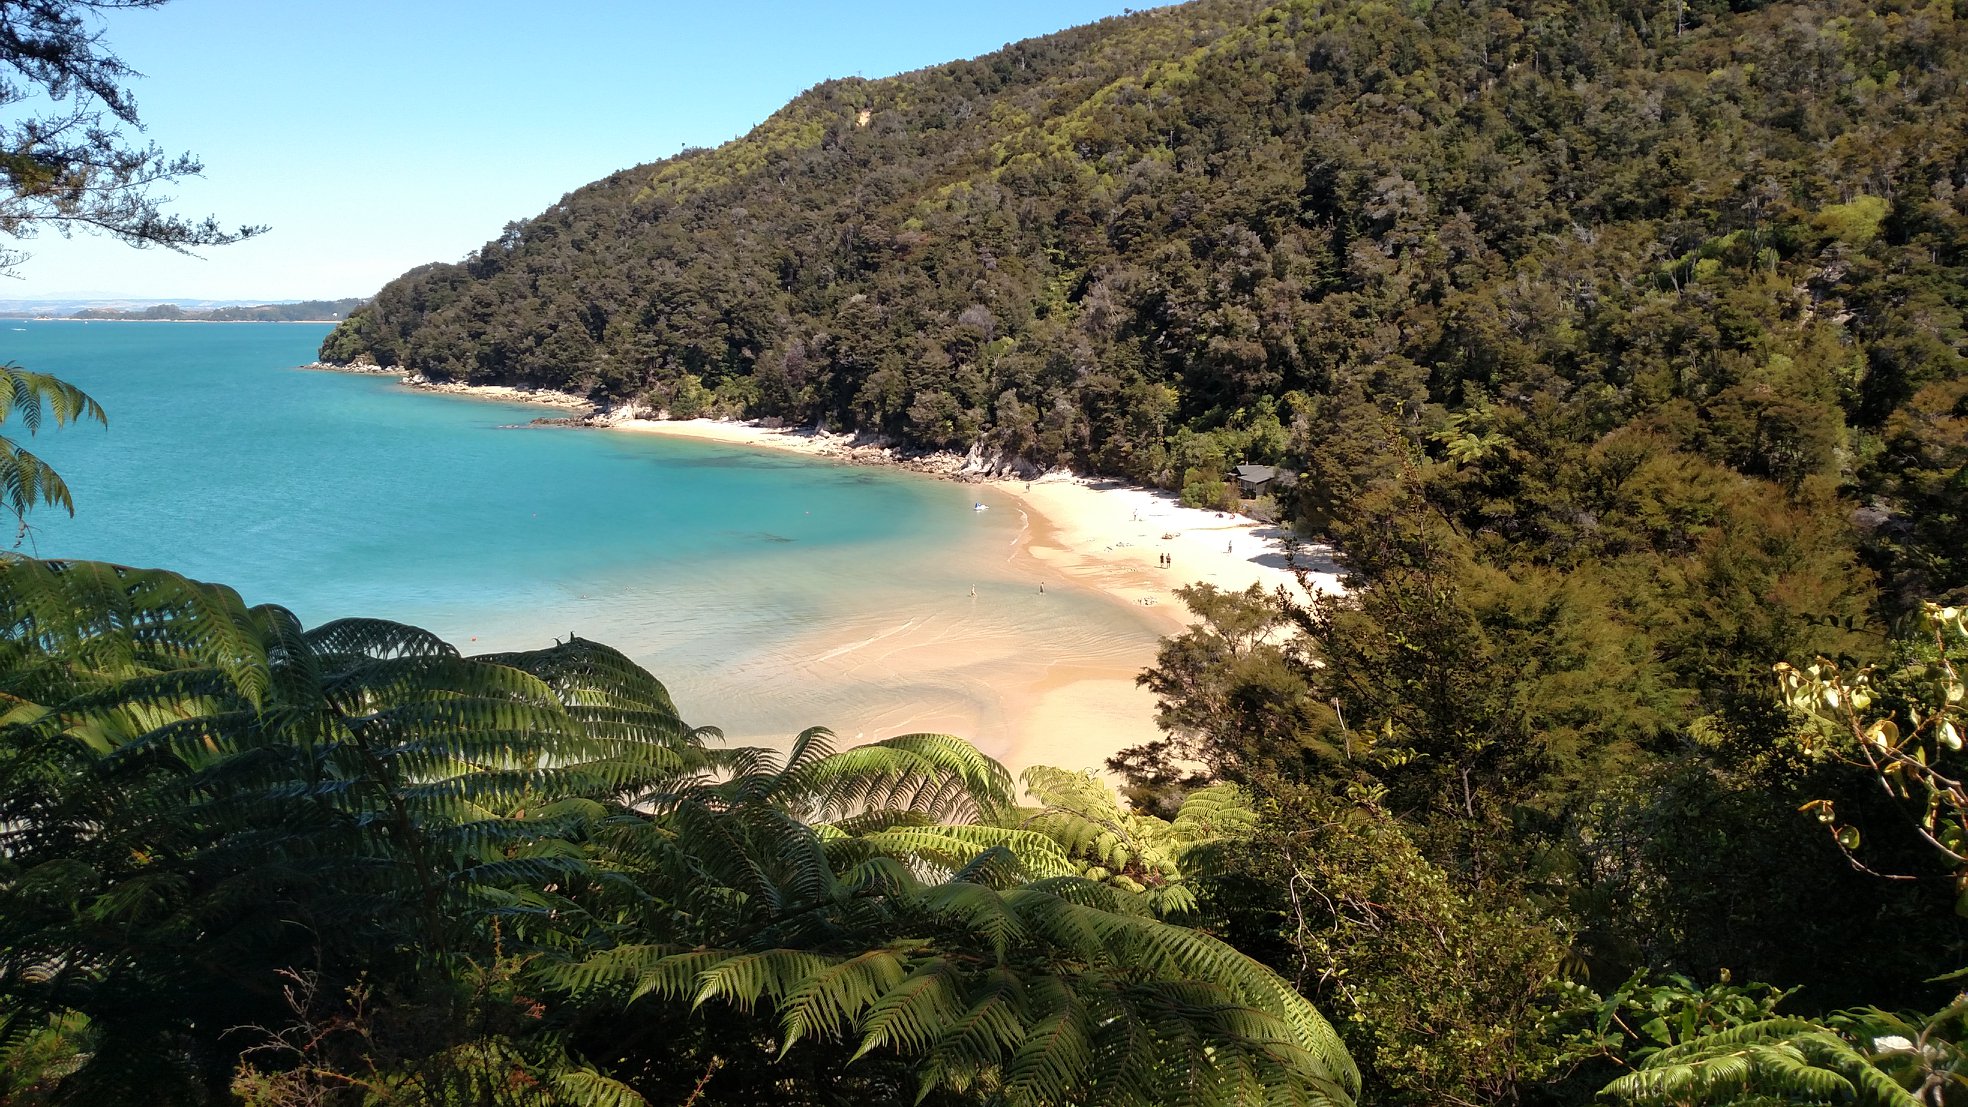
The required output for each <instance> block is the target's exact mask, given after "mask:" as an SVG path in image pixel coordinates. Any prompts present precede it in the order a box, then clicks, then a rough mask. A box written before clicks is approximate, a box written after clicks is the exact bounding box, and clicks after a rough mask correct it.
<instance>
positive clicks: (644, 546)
mask: <svg viewBox="0 0 1968 1107" xmlns="http://www.w3.org/2000/svg"><path fill="white" fill-rule="evenodd" d="M327 330H328V327H327V325H325V324H275V323H264V324H262V323H235V324H185V323H81V322H51V321H29V322H23V321H0V360H7V361H12V362H15V363H17V364H20V365H22V366H25V367H28V368H32V369H37V370H43V371H48V372H53V373H56V374H58V375H60V376H62V377H64V378H66V379H68V380H70V381H73V382H74V383H76V384H78V385H80V386H81V387H82V388H84V389H86V390H87V391H88V392H89V393H90V394H91V395H93V396H95V397H96V398H97V399H98V400H99V401H101V403H102V404H103V406H104V407H106V408H107V409H108V411H109V416H110V426H109V429H108V430H107V431H104V430H102V429H101V428H98V427H94V426H87V427H80V428H76V427H71V428H66V429H64V430H61V431H44V432H43V433H42V434H41V435H40V436H38V437H37V438H36V439H35V441H34V443H33V445H32V448H33V449H34V450H35V451H36V452H37V453H39V454H41V455H42V456H44V457H46V458H47V459H48V460H49V461H51V462H52V463H54V464H55V465H56V466H57V468H58V469H59V470H60V471H61V472H62V474H63V475H64V476H65V477H66V478H67V480H68V482H69V486H70V488H71V490H72V491H73V493H74V496H75V505H76V516H75V518H73V519H69V518H67V517H66V516H65V515H63V514H62V513H60V512H59V511H42V512H39V513H37V514H36V515H35V516H34V517H33V529H32V531H31V532H30V533H29V534H28V535H27V536H26V538H25V540H24V542H23V544H22V545H21V546H20V549H21V550H22V552H26V553H33V554H37V555H39V556H43V557H79V558H96V559H102V560H109V561H117V562H121V563H125V564H131V565H142V566H161V567H165V568H170V569H175V570H177V571H180V572H183V573H186V574H188V575H191V576H194V577H198V578H201V579H206V580H216V581H222V582H224V583H227V584H230V585H232V586H234V587H235V588H238V589H239V590H240V592H241V593H242V594H244V596H245V597H246V599H247V600H248V601H249V602H255V603H260V602H277V603H280V604H283V605H285V606H287V607H289V608H291V609H293V610H294V611H295V612H296V613H297V614H298V615H299V616H300V617H301V618H302V619H303V620H304V621H306V622H308V623H310V624H313V623H318V622H322V621H325V620H327V619H331V618H336V617H339V616H343V615H377V616H384V617H388V618H395V619H400V620H404V621H407V622H414V623H418V624H421V625H424V626H428V627H430V628H431V629H433V630H435V631H437V632H438V633H440V634H443V635H445V636H446V637H447V638H449V639H451V640H452V641H454V642H456V643H458V644H459V645H460V647H461V648H464V649H467V650H468V651H469V650H475V649H507V648H523V647H533V646H540V645H546V644H548V642H549V641H550V640H551V639H552V638H553V637H554V636H557V635H565V634H567V633H570V632H577V633H579V634H581V635H582V636H584V637H588V638H593V639H597V640H600V641H605V642H608V643H610V644H611V645H615V646H617V647H618V648H621V649H624V650H625V651H627V652H628V653H630V654H631V655H632V656H634V657H635V658H636V659H637V660H638V661H641V662H642V663H643V664H645V665H646V666H648V667H649V668H650V669H651V671H653V672H655V673H656V674H657V675H658V676H659V677H661V678H663V679H664V681H665V682H666V683H668V684H669V685H670V686H671V688H672V690H673V691H674V692H675V693H676V695H677V698H678V701H679V704H680V706H682V707H683V708H684V710H685V713H686V715H687V716H688V717H689V718H690V719H691V721H692V722H710V723H716V724H720V725H723V726H725V727H726V729H727V730H728V731H730V732H731V733H732V734H733V735H734V737H738V736H748V737H749V736H763V735H769V734H775V733H785V732H787V731H788V730H791V729H797V728H798V727H800V726H803V725H807V724H810V723H822V724H826V725H830V726H833V727H835V728H836V729H840V730H843V731H844V732H846V733H849V734H852V733H854V732H855V731H856V730H857V729H859V727H858V725H857V719H858V717H860V716H864V715H872V716H880V715H881V714H882V711H883V710H884V708H885V707H886V708H892V707H893V705H894V704H895V703H896V702H899V701H900V700H903V699H911V698H912V702H915V703H919V704H920V703H925V702H927V703H929V704H931V705H934V706H943V707H950V708H952V709H954V710H968V709H974V710H975V711H977V712H979V713H980V714H981V716H983V717H988V716H989V714H990V707H989V704H988V702H987V701H988V700H989V699H990V688H989V683H990V681H989V677H988V674H981V673H975V672H973V673H970V674H967V675H966V676H964V678H963V679H961V680H956V681H948V680H945V681H940V682H939V681H931V682H928V683H925V682H923V681H920V680H917V679H914V678H912V677H911V675H910V674H909V673H908V672H906V671H905V669H906V666H897V665H895V664H893V663H890V664H885V665H884V666H881V667H880V668H881V670H882V671H879V672H856V673H854V674H853V675H852V676H851V677H850V678H847V679H843V678H842V676H841V673H840V666H839V665H838V664H837V663H834V662H837V660H838V657H839V654H840V651H843V650H847V651H852V650H853V649H854V648H856V646H857V644H858V643H862V642H879V641H880V640H881V639H882V638H884V637H885V636H889V635H894V634H900V633H916V634H918V635H920V633H921V631H922V629H923V628H924V627H925V626H926V625H930V624H931V623H933V622H934V621H936V620H944V621H945V622H947V623H948V624H949V627H950V631H951V633H955V634H962V635H976V636H986V637H988V636H992V635H996V636H1000V637H1007V638H1008V639H1009V638H1014V637H1015V638H1020V639H1030V640H1037V641H1042V642H1045V643H1046V644H1047V647H1046V648H1048V649H1052V650H1056V651H1058V652H1059V654H1060V656H1061V658H1066V659H1073V660H1087V659H1099V658H1102V657H1113V656H1121V655H1124V654H1130V655H1131V654H1138V653H1139V652H1140V651H1141V649H1142V645H1143V642H1144V641H1151V640H1152V632H1150V631H1149V630H1147V629H1146V625H1145V623H1143V622H1142V621H1141V620H1140V619H1138V618H1135V617H1133V616H1132V614H1131V613H1130V612H1128V611H1126V610H1124V609H1119V610H1117V609H1116V608H1115V607H1114V605H1112V604H1110V603H1107V602H1105V601H1103V600H1101V599H1099V598H1097V597H1093V596H1075V595H1072V594H1070V593H1067V594H1062V592H1063V591H1064V590H1062V589H1061V588H1060V587H1059V586H1058V585H1055V586H1054V588H1053V590H1052V594H1051V595H1049V596H1047V597H1045V598H1043V599H1040V598H1039V597H1037V596H1036V589H1035V588H1034V587H1033V580H1032V579H1031V577H1030V573H1031V572H1032V571H1033V570H1030V569H1023V570H1021V569H1020V568H1018V567H1017V566H1016V565H1015V564H1014V563H1013V562H1012V561H1011V560H1010V552H1011V549H1012V546H1013V543H1014V541H1015V539H1016V536H1017V534H1018V532H1019V529H1020V527H1021V525H1022V518H1021V516H1020V515H1019V513H1018V512H1017V510H1016V508H1015V507H1014V506H1013V505H1011V504H1010V503H1008V502H1007V501H1004V500H1002V499H1000V498H997V497H995V496H994V495H993V494H992V493H990V492H989V491H988V490H986V491H982V492H980V491H979V490H977V489H976V488H974V487H968V486H961V485H956V484H952V483H949V482H942V481H935V480H929V479H925V478H922V477H919V476H916V475H914V474H906V473H897V472H892V471H886V470H877V469H867V468H856V467H849V466H841V465H836V464H831V463H827V462H819V461H814V460H811V459H806V458H800V457H793V456H788V455H783V454H775V453H770V452H764V451H756V450H746V449H740V448H733V447H725V446H719V445H715V444H705V443H696V442H686V441H675V440H669V439H663V438H658V437H655V436H646V435H636V434H626V433H602V432H582V431H571V430H564V429H549V428H534V427H528V426H526V425H525V424H526V423H527V422H528V421H529V420H531V419H533V418H535V417H537V416H539V415H540V414H542V409H540V408H537V407H528V406H523V405H510V404H499V403H487V402H481V401H467V400H460V399H456V398H451V397H443V396H434V395H429V394H422V393H414V392H409V391H407V390H405V389H403V388H401V387H399V386H397V385H396V384H395V383H394V381H393V380H391V379H390V378H386V377H365V376H351V375H344V374H334V373H319V372H302V371H297V370H296V369H294V368H293V367H294V366H297V365H300V364H303V363H306V362H309V361H312V360H313V358H314V351H315V348H316V346H317V345H318V344H319V343H320V341H321V339H322V337H323V336H324V335H325V334H326V333H327ZM8 430H9V431H10V432H12V433H16V434H18V433H22V431H21V428H20V427H19V426H18V424H17V423H10V424H9V425H8ZM980 500H981V501H983V502H985V503H986V504H987V505H988V506H990V507H991V508H993V510H987V511H974V510H973V509H972V507H973V503H974V502H976V501H980ZM972 587H975V588H976V589H977V592H978V599H975V600H973V599H971V598H970V589H971V588H972ZM830 663H834V664H830Z"/></svg>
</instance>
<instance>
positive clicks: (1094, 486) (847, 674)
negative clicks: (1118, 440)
mask: <svg viewBox="0 0 1968 1107" xmlns="http://www.w3.org/2000/svg"><path fill="white" fill-rule="evenodd" d="M310 368H339V367H330V366H311V367H310ZM406 384H407V385H408V386H409V387H413V388H418V389H420V390H424V391H436V392H442V393H445V394H450V395H457V396H461V397H468V398H478V399H496V400H503V401H509V402H510V401H520V402H529V403H536V404H545V405H550V406H552V407H555V408H560V409H563V410H591V405H590V404H589V403H588V402H587V401H586V400H584V399H582V398H580V397H576V396H571V395H566V394H562V393H552V392H539V391H530V390H521V389H512V388H504V387H483V386H465V385H455V384H442V385H433V384H428V383H424V382H419V381H414V380H412V381H408V382H406ZM595 425H599V426H604V427H606V428H608V429H612V430H620V431H627V432H631V433H640V434H654V435H663V436H667V437H672V438H687V439H695V440H699V441H705V442H712V443H718V444H722V445H729V446H735V447H742V448H747V449H765V450H778V451H789V452H793V453H798V454H804V455H807V456H811V457H818V458H833V459H837V460H843V461H852V462H860V463H879V462H881V461H882V460H884V459H885V456H886V455H885V453H884V451H881V450H879V449H874V448H871V447H868V446H865V445H856V444H855V443H854V441H853V439H852V438H851V437H850V436H847V435H830V434H821V433H816V432H814V431H812V430H809V429H804V428H797V429H796V428H772V427H764V426H758V425H754V424H749V423H738V422H728V421H722V420H712V419H691V420H656V419H644V418H633V417H632V418H621V417H619V416H618V417H614V418H604V419H600V420H596V421H595ZM909 467H910V468H919V469H922V470H924V471H927V472H931V473H938V474H942V475H946V476H952V477H961V478H962V479H964V480H966V481H968V482H970V483H974V484H975V485H976V486H977V487H978V488H979V489H980V492H979V493H978V496H979V498H980V502H987V506H989V507H992V508H994V509H996V510H1001V511H1016V512H1018V513H1019V515H1020V518H1021V520H1022V524H1023V525H1022V527H1021V528H1020V529H1019V531H1018V540H1017V541H1016V543H1015V544H1014V545H1013V547H1012V548H1011V549H1009V550H1007V551H1006V553H1005V561H1004V564H1003V566H1002V573H1003V574H1004V575H1005V576H1006V577H1007V579H1009V580H1012V581H1016V582H1020V583H1019V585H1018V586H1019V587H1024V588H1028V589H1032V590H1035V591H1037V592H1038V593H1040V594H1043V593H1045V592H1047V591H1050V592H1052V593H1054V594H1060V593H1061V592H1062V590H1066V591H1071V592H1083V593H1087V594H1091V595H1096V596H1098V597H1101V598H1102V599H1103V600H1104V601H1105V602H1107V603H1109V604H1112V605H1115V607H1114V609H1113V610H1116V611H1117V613H1118V614H1119V616H1120V617H1121V619H1122V621H1123V622H1124V623H1125V625H1128V626H1136V627H1138V628H1139V630H1138V632H1132V631H1131V632H1128V633H1127V634H1126V635H1124V636H1122V640H1121V641H1120V642H1119V643H1118V644H1116V643H1115V641H1114V640H1113V638H1112V637H1111V636H1110V637H1108V638H1106V639H1103V640H1102V645H1101V646H1100V648H1099V649H1097V650H1093V651H1090V652H1082V651H1078V650H1076V649H1075V648H1072V647H1071V644H1070V643H1061V642H1057V641H1050V640H1048V641H1044V642H1035V641H1033V640H1031V633H1032V632H1022V633H1021V632H1018V631H1016V630H1015V629H1014V630H1013V631H1011V632H1009V633H1004V632H1000V633H978V632H977V628H976V626H975V620H974V619H973V618H970V617H969V616H968V615H967V614H966V612H965V611H963V610H961V609H952V610H947V611H925V612H912V613H909V614H910V616H911V617H909V618H908V619H906V620H905V621H904V622H902V623H901V624H900V626H899V627H898V628H894V629H884V630H882V631H881V632H880V633H879V634H875V635H870V634H869V633H868V631H867V628H865V627H837V628H815V629H814V630H813V631H812V632H811V634H810V635H808V636H807V637H806V638H805V640H803V641H801V642H799V643H798V644H797V651H796V652H799V653H800V654H801V655H802V656H803V657H804V658H806V659H807V660H805V661H803V662H802V664H801V667H802V669H803V670H805V671H807V672H808V673H809V674H810V675H812V676H814V677H815V678H816V679H817V680H819V681H821V682H825V681H827V680H829V679H830V678H838V679H839V680H840V681H841V682H842V683H852V682H853V681H854V680H855V679H856V678H857V677H862V676H865V675H866V674H867V673H869V672H871V671H872V672H883V673H906V674H908V675H909V676H910V677H911V678H912V679H915V680H917V681H919V682H920V685H921V688H922V694H921V696H920V698H918V699H912V700H910V701H909V702H907V703H906V704H903V705H897V704H894V703H891V704H887V705H841V707H842V710H841V711H840V715H842V716H845V717H848V718H851V720H852V721H851V723H848V724H846V725H842V724H840V723H835V724H834V726H835V729H836V730H837V732H839V733H840V735H841V737H842V738H844V739H846V740H848V741H857V740H860V741H870V740H874V739H877V738H881V737H886V736H888V735H891V734H900V733H907V732H910V731H917V730H932V731H941V732H947V733H953V734H958V735H961V736H963V737H966V738H970V739H971V740H973V741H975V742H976V743H977V744H978V746H979V747H980V748H982V749H984V750H985V752H987V753H989V754H991V755H992V756H994V757H997V758H998V759H999V760H1001V761H1003V762H1005V763H1006V764H1007V765H1008V766H1010V767H1011V768H1012V769H1013V770H1014V771H1016V770H1018V769H1021V768H1024V767H1026V766H1029V765H1033V764H1049V765H1060V766H1066V767H1072V768H1082V767H1086V768H1092V767H1098V766H1100V765H1101V764H1102V763H1103V762H1104V761H1105V760H1106V759H1107V758H1108V757H1109V756H1111V755H1112V754H1114V753H1115V752H1116V751H1118V750H1120V749H1123V748H1126V747H1128V746H1132V745H1138V744H1141V743H1145V742H1150V741H1154V740H1155V739H1156V738H1157V737H1159V731H1158V729H1157V727H1156V726H1155V702H1154V697H1153V695H1151V694H1150V693H1149V692H1148V691H1147V690H1146V689H1143V688H1141V687H1139V686H1138V685H1137V684H1136V683H1135V678H1136V676H1137V675H1139V673H1140V672H1141V670H1143V669H1144V668H1146V667H1148V666H1149V665H1151V664H1152V663H1153V662H1154V659H1155V653H1156V649H1157V647H1158V645H1159V641H1160V638H1161V637H1163V636H1166V635H1171V634H1178V633H1181V632H1182V631H1183V630H1184V629H1186V627H1187V626H1188V625H1189V622H1190V613H1189V611H1188V609H1187V607H1185V606H1184V605H1183V603H1182V601H1181V600H1180V599H1179V598H1178V597H1177V596H1176V595H1175V589H1177V588H1179V587H1182V586H1184V585H1188V584H1192V583H1196V582H1206V583H1209V584H1212V585H1215V586H1216V587H1218V588H1223V589H1243V588H1248V587H1250V586H1252V585H1256V586H1258V587H1260V588H1262V589H1264V590H1265V591H1267V592H1269V591H1275V590H1278V589H1283V590H1285V591H1286V592H1287V593H1288V594H1290V595H1293V596H1297V597H1302V596H1304V594H1305V590H1304V587H1303V586H1302V585H1301V582H1300V578H1299V575H1298V574H1297V573H1295V572H1293V570H1292V568H1291V567H1290V565H1289V564H1288V561H1287V558H1288V556H1291V557H1295V558H1296V561H1297V564H1298V565H1300V566H1302V567H1304V568H1306V569H1307V570H1308V571H1307V572H1306V574H1305V578H1304V579H1305V582H1306V583H1309V584H1310V585H1311V586H1312V587H1314V588H1317V589H1321V590H1327V591H1337V590H1338V588H1339V584H1338V578H1337V575H1336V572H1335V569H1334V566H1333V565H1332V563H1331V561H1330V558H1329V556H1328V553H1327V551H1326V550H1325V549H1324V548H1322V547H1318V546H1305V547H1300V548H1298V549H1297V550H1296V551H1295V552H1293V553H1291V554H1289V555H1288V552H1287V545H1286V534H1285V532H1284V531H1283V530H1281V529H1280V528H1278V527H1275V526H1270V525H1267V524H1263V523H1258V522H1256V521H1253V520H1251V519H1248V518H1244V517H1242V516H1236V515H1228V514H1223V513H1219V512H1214V511H1201V510H1197V509H1194V508H1188V507H1184V506H1182V505H1181V504H1180V503H1179V502H1178V501H1177V500H1176V498H1175V497H1174V496H1173V495H1172V494H1170V493H1165V492H1157V491H1153V490H1149V489H1143V488H1137V487H1132V486H1128V485H1125V484H1120V483H1117V482H1113V481H1104V480H1092V479H1088V478H1084V477H1077V476H1072V475H1070V474H1064V473H1052V474H1047V475H1045V476H1042V477H1038V478H1035V479H1032V480H1018V479H979V478H978V477H976V476H975V475H965V474H963V473H962V472H961V470H962V468H963V465H962V459H960V458H956V457H954V456H943V457H937V458H932V459H929V460H928V461H927V462H926V463H925V462H920V461H918V462H912V463H910V464H909ZM985 489H988V490H989V491H988V492H986V491H982V490H985ZM1164 556H1166V558H1167V559H1168V563H1167V564H1164V563H1163V558H1164ZM975 591H976V590H975V589H973V597H972V598H970V599H971V602H976V600H975V598H974V597H975ZM1034 598H1036V597H1034ZM1123 609H1124V610H1123ZM733 737H734V738H737V737H740V736H737V735H734V736H733ZM759 737H760V736H751V735H747V736H743V739H742V740H755V739H759Z"/></svg>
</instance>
